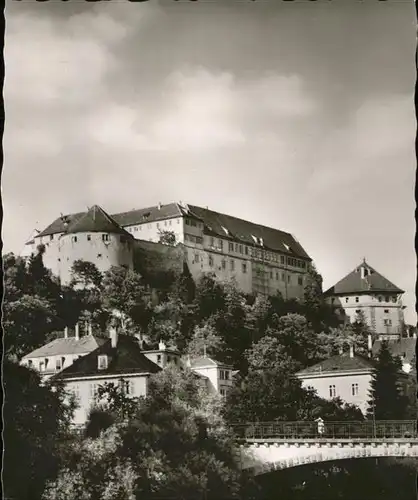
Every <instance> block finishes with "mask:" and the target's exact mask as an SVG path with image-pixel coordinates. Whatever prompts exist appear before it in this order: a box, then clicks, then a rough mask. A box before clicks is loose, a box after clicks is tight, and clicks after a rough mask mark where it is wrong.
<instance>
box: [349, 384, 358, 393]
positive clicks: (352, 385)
mask: <svg viewBox="0 0 418 500" xmlns="http://www.w3.org/2000/svg"><path fill="white" fill-rule="evenodd" d="M351 395H352V396H358V384H351Z"/></svg>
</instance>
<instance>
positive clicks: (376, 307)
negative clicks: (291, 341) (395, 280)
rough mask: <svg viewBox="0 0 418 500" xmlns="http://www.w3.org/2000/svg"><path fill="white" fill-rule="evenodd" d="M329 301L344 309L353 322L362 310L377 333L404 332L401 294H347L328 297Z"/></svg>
mask: <svg viewBox="0 0 418 500" xmlns="http://www.w3.org/2000/svg"><path fill="white" fill-rule="evenodd" d="M327 302H328V303H329V304H332V305H333V306H334V307H340V308H341V309H343V310H344V312H345V314H346V315H347V317H348V318H349V319H350V321H351V322H353V321H354V320H355V319H356V317H357V314H358V313H359V312H362V313H363V314H364V317H365V319H366V322H367V324H368V325H369V327H370V328H371V329H372V330H373V331H374V332H376V333H377V334H387V335H398V334H400V333H401V332H402V328H403V323H404V315H403V305H402V299H401V296H400V295H396V294H392V295H384V294H376V295H374V294H373V295H367V294H362V295H360V294H359V295H346V296H341V297H328V298H327Z"/></svg>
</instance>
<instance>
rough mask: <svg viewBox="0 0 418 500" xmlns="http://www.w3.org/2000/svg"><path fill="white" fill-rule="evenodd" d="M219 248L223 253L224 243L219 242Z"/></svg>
mask: <svg viewBox="0 0 418 500" xmlns="http://www.w3.org/2000/svg"><path fill="white" fill-rule="evenodd" d="M218 248H219V250H221V251H222V250H223V248H224V242H223V241H222V240H218Z"/></svg>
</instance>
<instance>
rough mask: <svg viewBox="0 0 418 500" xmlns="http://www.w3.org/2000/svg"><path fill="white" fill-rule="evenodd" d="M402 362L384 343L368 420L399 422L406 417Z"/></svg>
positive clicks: (372, 381) (375, 369)
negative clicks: (402, 386) (402, 384)
mask: <svg viewBox="0 0 418 500" xmlns="http://www.w3.org/2000/svg"><path fill="white" fill-rule="evenodd" d="M401 369H402V365H401V361H400V360H399V359H398V358H394V357H393V356H392V355H391V354H390V351H389V347H388V344H387V342H382V346H381V348H380V351H379V354H378V358H377V362H376V365H375V368H374V370H373V374H372V380H371V383H370V391H369V396H370V400H369V401H368V404H369V407H368V410H367V417H368V418H375V419H376V420H399V419H402V418H404V417H405V413H406V409H407V408H406V407H407V398H406V397H405V396H404V395H402V390H401Z"/></svg>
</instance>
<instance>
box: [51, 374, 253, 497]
mask: <svg viewBox="0 0 418 500" xmlns="http://www.w3.org/2000/svg"><path fill="white" fill-rule="evenodd" d="M113 396H114V394H113ZM114 401H116V399H114ZM217 401H219V398H216V397H215V396H210V395H209V394H208V393H205V392H204V389H203V388H202V387H201V386H200V385H199V383H198V377H196V375H195V374H193V373H192V372H191V371H189V370H180V369H178V368H174V367H169V368H167V369H166V370H164V371H162V372H160V373H158V374H156V375H153V376H152V377H151V378H150V386H149V395H148V396H147V397H146V398H145V399H144V400H143V401H142V402H141V404H140V405H139V406H138V408H137V410H136V413H135V414H134V415H131V416H130V418H129V420H128V421H127V422H121V421H120V420H118V419H117V420H116V422H115V424H114V425H112V426H110V427H109V428H107V429H106V430H105V431H103V432H102V433H101V434H100V435H99V437H97V438H95V439H93V440H92V439H87V440H85V441H84V442H83V443H81V445H80V446H79V448H78V449H76V450H75V453H76V456H79V457H81V456H82V457H83V460H76V459H74V458H73V459H72V460H69V461H68V463H67V464H65V466H64V467H62V469H61V471H60V474H59V476H58V479H57V480H56V481H53V482H51V483H50V484H49V486H48V489H47V492H46V494H45V496H44V499H45V500H52V499H54V500H64V498H69V495H73V497H77V498H82V499H86V500H87V499H92V500H96V499H97V500H99V499H105V500H107V499H109V500H110V499H115V498H118V499H121V500H128V499H129V500H133V499H138V500H139V499H142V498H147V499H150V500H152V499H154V498H155V499H167V500H168V499H170V500H171V499H173V500H176V499H178V500H180V499H181V500H183V499H190V500H193V499H195V498H205V499H207V500H212V499H213V500H218V499H220V498H225V499H226V498H228V499H229V498H231V499H232V498H239V497H240V496H239V495H240V494H242V493H243V487H244V486H245V483H244V481H243V474H242V473H241V471H240V468H239V465H238V463H237V462H236V458H235V453H234V451H233V450H234V448H233V447H234V443H233V441H232V437H231V436H230V435H229V433H228V430H227V428H226V426H225V425H224V424H223V421H222V417H221V416H220V415H219V410H218V409H217V408H218V407H217V404H218V403H217ZM73 492H74V493H73ZM86 492H87V493H86Z"/></svg>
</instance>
